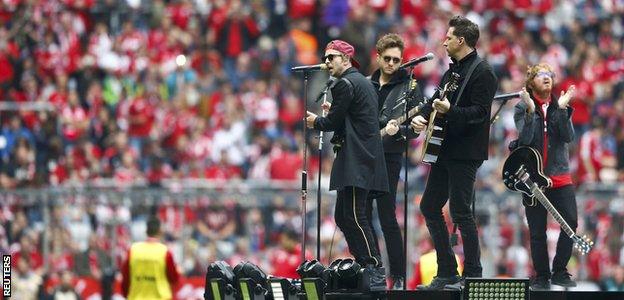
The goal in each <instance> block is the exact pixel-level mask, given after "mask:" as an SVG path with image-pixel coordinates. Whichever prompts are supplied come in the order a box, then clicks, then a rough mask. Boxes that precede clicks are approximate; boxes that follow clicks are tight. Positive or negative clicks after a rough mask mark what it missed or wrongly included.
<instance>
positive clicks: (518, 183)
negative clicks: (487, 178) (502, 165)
mask: <svg viewBox="0 0 624 300" xmlns="http://www.w3.org/2000/svg"><path fill="white" fill-rule="evenodd" d="M503 183H505V186H506V187H507V188H508V189H510V190H512V191H518V192H521V193H523V194H526V195H527V196H533V191H532V190H531V188H532V187H533V181H532V180H531V175H530V174H529V172H528V171H527V169H526V167H525V166H524V165H520V167H519V168H518V170H517V171H516V172H514V173H512V172H510V171H505V172H503Z"/></svg>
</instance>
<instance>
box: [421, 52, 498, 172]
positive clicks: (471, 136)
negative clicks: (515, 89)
mask: <svg viewBox="0 0 624 300" xmlns="http://www.w3.org/2000/svg"><path fill="white" fill-rule="evenodd" d="M477 57H478V54H477V51H476V50H475V51H473V52H471V53H470V54H468V55H467V56H466V57H464V58H463V59H462V60H460V61H456V60H454V59H453V63H451V64H450V67H449V70H448V71H446V73H444V76H443V77H442V83H445V82H446V80H447V78H448V76H449V75H450V74H451V72H455V73H458V74H459V76H460V77H459V82H458V88H457V90H456V91H455V92H453V93H452V94H451V97H450V98H449V101H450V102H451V108H450V110H449V111H448V112H447V113H446V120H447V123H446V137H445V138H444V141H443V142H442V148H441V150H440V156H439V158H440V159H444V160H448V159H460V160H464V159H468V160H486V159H487V158H488V143H489V138H490V110H491V107H492V99H493V98H494V94H495V93H496V89H497V88H498V79H497V78H496V75H494V72H493V71H492V67H491V66H490V65H489V64H488V63H487V62H486V61H482V62H481V63H479V64H478V65H477V67H476V68H475V69H474V71H473V72H472V75H471V76H470V79H469V80H468V83H467V84H466V87H465V88H464V91H463V93H462V95H461V99H459V100H458V99H457V96H458V94H459V90H460V89H461V85H462V83H463V79H464V78H465V77H466V75H467V73H468V69H469V68H470V66H471V65H472V62H473V61H474V60H475V59H477ZM441 86H443V85H441ZM439 94H440V93H439V92H436V93H435V94H434V95H433V97H432V99H435V98H438V97H439ZM432 102H433V101H432ZM432 110H433V108H432V105H431V104H430V103H429V104H427V105H426V106H425V107H424V108H423V112H422V114H421V115H422V116H424V117H425V118H426V119H428V118H429V114H430V113H431V111H432Z"/></svg>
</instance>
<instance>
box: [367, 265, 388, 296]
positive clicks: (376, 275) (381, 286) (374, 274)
mask: <svg viewBox="0 0 624 300" xmlns="http://www.w3.org/2000/svg"><path fill="white" fill-rule="evenodd" d="M366 270H367V271H368V274H369V282H368V286H369V287H370V290H371V291H373V292H376V291H385V290H386V273H385V271H384V269H383V268H380V267H375V266H373V265H369V266H367V267H366Z"/></svg>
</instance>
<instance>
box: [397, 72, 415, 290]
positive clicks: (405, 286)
mask: <svg viewBox="0 0 624 300" xmlns="http://www.w3.org/2000/svg"><path fill="white" fill-rule="evenodd" d="M414 66H415V65H412V66H410V67H409V72H408V73H409V76H408V78H409V79H408V85H407V86H406V87H405V88H406V91H405V92H406V94H405V95H406V97H405V100H404V101H403V102H404V104H403V113H404V114H405V121H407V119H408V118H409V110H408V107H409V106H408V103H409V101H410V98H409V97H407V95H409V93H410V92H411V91H410V90H409V88H410V85H411V81H412V76H414ZM399 126H400V124H399ZM403 135H404V138H405V149H404V151H405V158H404V162H403V165H404V176H405V182H404V183H403V258H404V259H405V262H404V263H405V278H404V279H403V290H404V291H405V290H406V289H407V213H408V211H407V209H408V205H407V202H408V200H407V188H408V184H407V181H408V180H407V164H408V150H409V138H408V136H409V126H408V125H407V124H406V125H405V128H403Z"/></svg>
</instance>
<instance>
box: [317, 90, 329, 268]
mask: <svg viewBox="0 0 624 300" xmlns="http://www.w3.org/2000/svg"><path fill="white" fill-rule="evenodd" d="M329 88H330V85H327V86H326V87H325V91H324V92H323V104H325V103H327V93H328V92H329ZM321 110H322V112H321V116H323V117H325V116H326V115H327V114H326V113H325V110H324V109H321ZM318 139H319V145H318V156H319V160H318V174H317V187H316V260H318V261H321V167H322V162H323V156H322V155H323V131H322V130H319V137H318Z"/></svg>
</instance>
